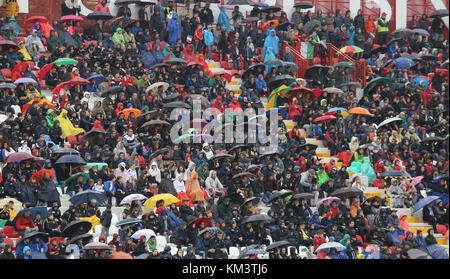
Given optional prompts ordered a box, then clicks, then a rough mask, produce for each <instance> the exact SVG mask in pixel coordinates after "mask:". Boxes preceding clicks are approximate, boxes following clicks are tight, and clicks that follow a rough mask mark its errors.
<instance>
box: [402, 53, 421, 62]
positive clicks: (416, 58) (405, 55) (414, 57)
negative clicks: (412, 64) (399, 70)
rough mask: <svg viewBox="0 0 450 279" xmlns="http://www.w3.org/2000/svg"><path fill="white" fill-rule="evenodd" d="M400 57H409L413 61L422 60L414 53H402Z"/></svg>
mask: <svg viewBox="0 0 450 279" xmlns="http://www.w3.org/2000/svg"><path fill="white" fill-rule="evenodd" d="M400 57H404V58H409V59H411V60H413V61H420V60H422V58H420V57H419V56H417V55H414V54H404V55H402V56H400Z"/></svg>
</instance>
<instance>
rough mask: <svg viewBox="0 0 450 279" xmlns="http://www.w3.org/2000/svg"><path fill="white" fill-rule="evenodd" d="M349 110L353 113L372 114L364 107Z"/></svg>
mask: <svg viewBox="0 0 450 279" xmlns="http://www.w3.org/2000/svg"><path fill="white" fill-rule="evenodd" d="M348 112H349V113H351V114H362V115H372V114H371V113H370V112H369V111H368V110H367V109H365V108H362V107H355V108H351V109H350V110H349V111H348Z"/></svg>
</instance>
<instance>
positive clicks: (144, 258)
mask: <svg viewBox="0 0 450 279" xmlns="http://www.w3.org/2000/svg"><path fill="white" fill-rule="evenodd" d="M149 256H150V253H144V254H140V255H139V256H137V257H135V259H136V260H146V259H148V257H149Z"/></svg>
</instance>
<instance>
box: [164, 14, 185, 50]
mask: <svg viewBox="0 0 450 279" xmlns="http://www.w3.org/2000/svg"><path fill="white" fill-rule="evenodd" d="M181 29H182V28H181V22H180V20H179V19H178V15H177V13H175V12H173V13H172V17H171V19H169V23H168V24H167V33H168V34H169V40H168V43H169V44H171V45H174V44H175V43H176V42H177V41H178V40H179V39H181Z"/></svg>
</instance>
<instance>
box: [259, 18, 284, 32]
mask: <svg viewBox="0 0 450 279" xmlns="http://www.w3.org/2000/svg"><path fill="white" fill-rule="evenodd" d="M272 23H274V24H275V26H274V27H273V28H277V26H278V25H279V24H280V22H279V21H278V19H273V20H269V21H266V22H265V23H264V24H263V25H262V26H261V29H262V30H263V31H264V32H266V31H267V29H269V27H270V24H272Z"/></svg>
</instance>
